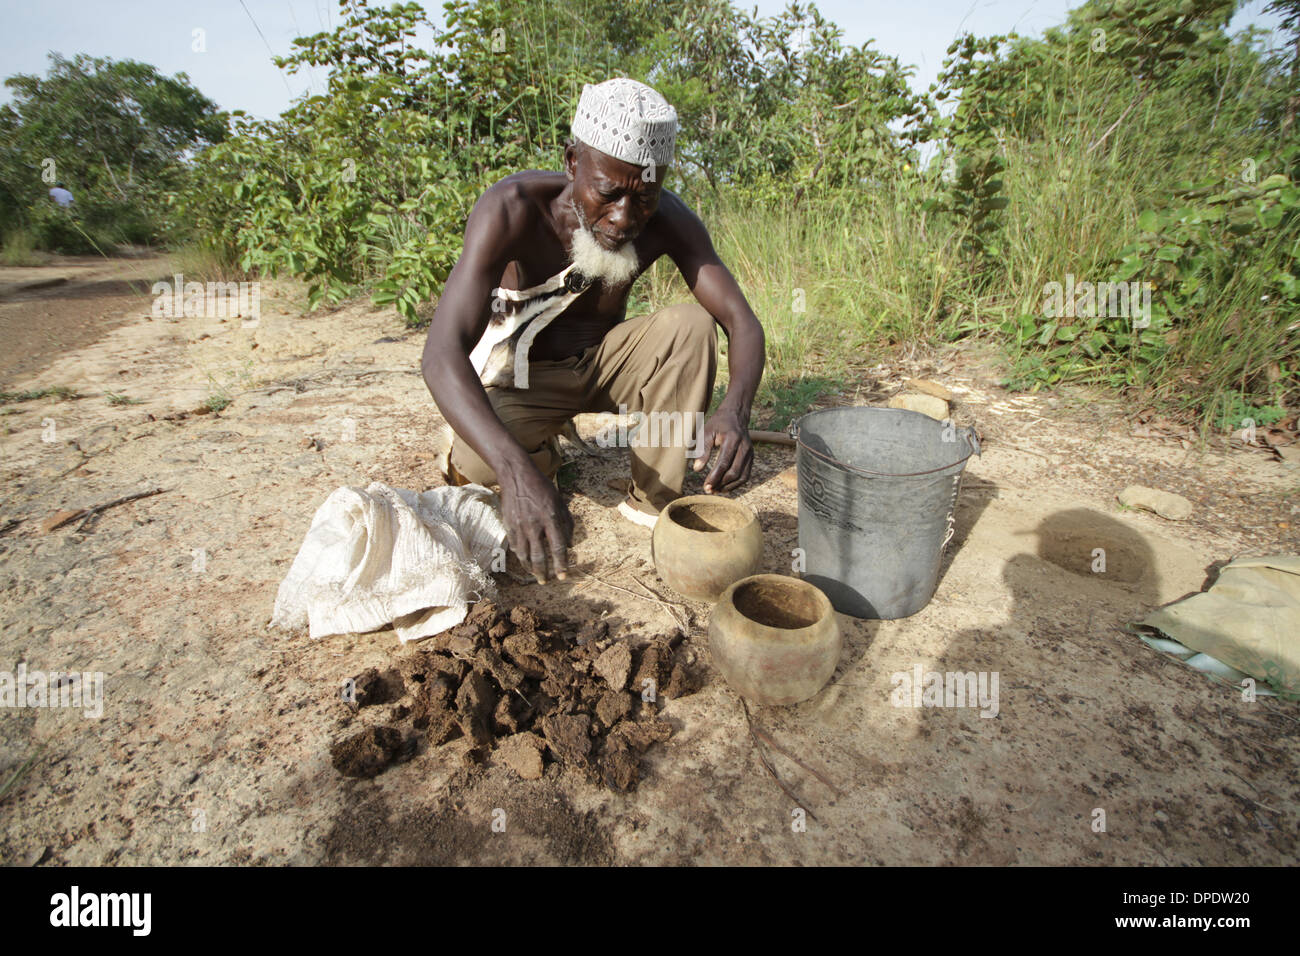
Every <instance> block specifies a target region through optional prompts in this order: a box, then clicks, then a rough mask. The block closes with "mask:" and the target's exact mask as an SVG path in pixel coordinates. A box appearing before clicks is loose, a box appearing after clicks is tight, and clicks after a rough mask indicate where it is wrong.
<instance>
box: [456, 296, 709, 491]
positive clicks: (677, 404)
mask: <svg viewBox="0 0 1300 956" xmlns="http://www.w3.org/2000/svg"><path fill="white" fill-rule="evenodd" d="M717 352H718V333H717V330H716V328H715V327H714V323H713V316H711V315H710V314H709V313H708V312H707V311H706V310H705V309H704V308H703V307H701V306H699V305H697V304H696V303H693V302H690V303H680V304H677V305H671V306H669V307H667V308H665V309H661V310H660V311H658V312H656V313H654V314H653V315H646V316H641V317H639V318H635V319H627V320H625V321H623V322H620V323H619V324H618V325H616V326H614V327H613V328H612V329H610V331H609V332H608V333H607V334H606V336H605V338H604V339H603V340H602V341H601V342H599V343H598V344H596V345H593V346H591V347H590V348H588V349H586V350H585V351H584V352H582V353H581V354H580V355H574V356H571V357H569V358H566V359H560V360H558V361H532V362H530V363H529V366H528V381H529V387H528V388H526V389H519V388H500V387H489V388H488V389H486V391H487V395H488V400H489V401H490V402H491V403H492V409H493V410H494V411H495V412H496V414H497V417H498V418H499V419H501V424H503V425H505V427H506V429H507V430H508V431H509V432H510V434H511V435H513V436H514V438H515V440H516V441H518V442H519V444H520V445H522V446H523V447H524V449H525V450H526V451H527V452H528V454H529V455H530V456H531V457H532V460H533V462H534V464H536V465H537V467H538V468H539V469H540V470H541V471H542V473H543V474H544V475H547V476H548V477H550V478H554V477H555V474H556V472H558V471H559V469H560V465H561V464H563V457H562V456H561V454H560V446H559V441H558V440H557V438H556V435H557V434H558V433H559V432H560V430H561V429H562V428H563V427H564V426H565V424H566V423H567V422H568V421H569V420H570V419H571V418H573V416H574V415H577V414H578V413H580V412H618V411H619V410H620V409H619V406H620V405H622V406H624V409H625V410H626V411H628V412H642V413H646V417H647V418H648V419H649V421H648V422H646V423H643V424H642V426H641V429H640V430H638V431H636V433H635V435H633V436H632V437H631V438H630V439H629V441H628V442H627V444H628V445H629V447H630V450H631V455H632V495H631V497H632V501H633V503H634V504H635V505H636V507H637V508H638V509H640V510H641V511H644V512H647V513H649V514H657V513H658V512H659V511H660V510H661V509H662V508H663V507H664V506H665V505H667V504H668V503H669V502H670V501H672V500H673V499H674V498H679V497H681V494H682V484H683V482H684V481H685V480H686V468H687V458H686V454H687V449H688V448H694V441H695V439H696V438H697V437H698V418H699V416H700V415H702V413H704V412H706V411H708V407H709V400H710V398H712V395H713V381H714V378H715V376H716V375H717V370H718V358H717ZM654 413H658V414H657V415H656V414H654ZM674 413H676V415H674ZM679 422H680V426H679V425H678V424H677V423H679ZM651 426H653V427H651ZM678 436H681V437H680V438H679V437H678ZM610 437H613V436H610ZM450 463H451V466H452V468H454V469H455V471H456V472H458V473H459V475H460V476H461V477H463V478H464V479H466V480H468V481H472V482H475V483H477V484H481V485H493V484H496V483H497V479H496V475H495V474H494V473H493V471H492V469H491V467H490V466H489V465H488V464H487V463H486V462H485V461H483V459H482V458H480V457H479V456H478V455H477V454H476V453H475V451H474V449H472V448H470V447H469V445H467V444H466V443H465V442H464V441H463V440H462V439H461V438H460V437H459V436H455V437H454V440H453V441H452V445H451V454H450Z"/></svg>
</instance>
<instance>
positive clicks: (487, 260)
mask: <svg viewBox="0 0 1300 956" xmlns="http://www.w3.org/2000/svg"><path fill="white" fill-rule="evenodd" d="M509 188H510V187H509V186H501V185H498V186H496V187H493V188H492V189H489V190H488V191H487V192H485V193H484V194H483V195H482V196H481V197H479V201H478V202H477V203H476V204H475V206H474V210H473V211H472V212H471V213H470V216H469V220H468V222H467V223H466V227H465V245H464V249H463V250H462V252H461V256H460V259H458V260H457V262H456V265H455V267H454V268H453V269H452V270H451V274H450V275H449V276H448V277H447V282H446V284H445V286H444V287H443V292H442V296H441V297H440V298H439V300H438V307H437V309H436V310H435V311H434V314H433V319H432V321H431V322H430V323H429V334H428V337H427V338H426V339H425V343H424V357H423V359H422V361H421V369H422V371H423V373H424V382H425V384H426V385H427V386H428V387H429V393H430V394H431V395H432V396H433V400H434V401H435V402H437V404H438V410H439V411H440V412H441V413H442V416H443V418H445V419H446V420H447V424H449V425H450V426H451V427H452V430H453V431H455V433H456V434H457V436H459V437H460V438H461V439H462V440H463V441H465V442H467V443H468V444H469V446H470V447H471V448H473V449H474V451H476V452H478V454H479V457H480V458H482V459H483V460H484V461H485V462H486V463H487V464H488V465H489V466H490V467H491V468H492V470H493V471H494V472H495V473H496V476H497V481H498V482H499V483H500V485H501V517H502V520H503V521H504V523H505V526H506V531H507V534H508V535H509V540H510V547H511V549H512V550H513V551H514V552H515V554H517V555H518V556H519V559H520V560H521V561H522V562H523V563H524V565H525V566H526V567H531V568H532V570H533V573H534V574H535V575H537V577H538V578H540V579H541V580H543V581H545V580H546V576H547V572H546V558H547V553H548V551H549V554H550V558H551V562H552V564H553V566H554V570H555V574H556V576H557V577H559V578H561V579H563V578H564V577H565V571H566V566H567V562H566V556H565V551H566V549H567V548H568V546H569V540H570V538H571V536H572V533H573V518H572V516H571V515H570V514H569V511H568V509H567V508H566V507H565V506H564V501H563V500H562V499H561V498H560V494H559V491H558V489H556V487H555V485H554V484H552V482H551V481H550V480H549V479H548V478H547V477H546V476H545V475H543V474H542V473H541V471H539V470H538V468H537V466H536V465H535V464H533V461H532V459H531V458H529V456H528V453H527V452H526V451H525V450H524V448H523V446H521V445H520V444H519V442H517V441H516V440H515V438H514V436H513V435H511V434H510V432H509V431H508V430H507V429H506V427H505V426H504V425H503V424H501V420H500V419H499V418H497V416H496V412H494V411H493V410H492V403H491V402H490V401H488V397H487V392H486V391H484V389H483V383H482V382H480V381H479V377H478V374H477V373H476V372H475V371H474V366H473V365H472V364H471V363H470V359H469V356H470V353H471V352H472V351H473V350H474V346H475V345H477V344H478V340H479V339H480V338H481V337H482V335H483V332H484V330H485V329H486V328H487V325H488V321H489V319H490V312H489V302H490V300H491V298H492V289H493V288H494V287H495V286H496V283H497V281H498V279H499V278H500V277H501V272H502V270H503V269H504V267H505V264H506V262H508V261H509V259H510V250H511V249H512V248H513V246H514V243H515V240H516V238H517V237H518V236H519V235H520V234H521V232H522V231H523V230H524V229H525V228H526V226H527V224H526V222H524V221H523V220H524V216H522V215H520V214H518V213H517V212H515V213H512V211H511V209H510V207H509V203H508V198H509V192H508V190H509Z"/></svg>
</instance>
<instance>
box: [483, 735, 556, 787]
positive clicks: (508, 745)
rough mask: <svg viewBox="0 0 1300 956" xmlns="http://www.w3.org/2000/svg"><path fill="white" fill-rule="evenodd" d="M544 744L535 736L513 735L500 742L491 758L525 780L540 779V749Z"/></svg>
mask: <svg viewBox="0 0 1300 956" xmlns="http://www.w3.org/2000/svg"><path fill="white" fill-rule="evenodd" d="M545 746H546V744H545V742H544V741H543V740H542V738H541V737H538V736H537V735H536V734H530V733H527V732H524V733H522V734H513V735H512V736H510V737H507V738H506V739H505V740H503V741H502V742H501V745H500V746H499V747H497V749H496V751H495V752H494V753H493V756H494V757H495V758H496V759H498V760H500V761H501V762H502V763H503V764H505V765H506V766H507V767H509V768H510V769H511V770H513V771H514V772H515V773H517V774H519V776H520V777H522V778H523V779H525V780H540V779H541V777H542V748H543V747H545Z"/></svg>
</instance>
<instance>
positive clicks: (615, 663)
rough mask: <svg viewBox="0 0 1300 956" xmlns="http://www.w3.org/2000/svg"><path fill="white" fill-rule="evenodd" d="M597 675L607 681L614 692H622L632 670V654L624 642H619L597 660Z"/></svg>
mask: <svg viewBox="0 0 1300 956" xmlns="http://www.w3.org/2000/svg"><path fill="white" fill-rule="evenodd" d="M595 666H596V673H597V674H599V675H600V676H601V677H603V678H604V679H605V683H607V684H609V686H610V688H612V689H613V690H622V689H623V688H624V686H626V684H627V675H628V672H629V671H630V670H631V669H632V652H631V651H630V650H628V646H627V644H626V643H624V642H623V641H619V642H618V643H617V644H615V645H614V646H613V647H611V648H610V649H609V650H607V651H605V652H604V653H603V654H601V655H600V657H598V658H596V665H595Z"/></svg>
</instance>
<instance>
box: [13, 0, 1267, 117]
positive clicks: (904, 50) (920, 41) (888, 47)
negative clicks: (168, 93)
mask: <svg viewBox="0 0 1300 956" xmlns="http://www.w3.org/2000/svg"><path fill="white" fill-rule="evenodd" d="M0 4H3V12H2V13H0V19H2V22H3V23H4V25H5V29H4V30H3V32H2V33H0V75H2V76H12V75H13V74H15V73H39V74H44V73H45V71H46V68H47V65H48V61H47V59H46V53H47V52H48V51H56V52H59V53H62V54H63V55H64V56H68V57H71V56H73V55H74V54H77V53H89V54H92V55H94V56H107V57H112V58H114V59H134V60H141V61H143V62H145V63H151V64H153V65H154V66H156V67H157V68H158V69H159V70H161V71H162V72H163V73H166V74H173V73H179V72H185V73H188V74H189V76H190V79H191V80H192V81H193V82H194V84H195V85H196V86H197V87H198V88H199V89H200V90H201V91H202V92H203V93H204V94H206V95H207V96H209V97H210V98H212V99H213V100H215V101H216V102H217V104H218V105H219V106H221V107H222V108H224V109H228V110H234V109H243V110H245V111H247V112H249V113H252V114H254V115H256V116H262V117H272V116H275V115H277V114H279V112H280V111H281V110H283V109H284V108H285V107H286V106H288V105H289V102H290V100H291V98H292V97H293V96H295V95H297V94H299V93H302V92H303V91H304V90H307V89H312V88H314V89H315V90H316V91H320V90H321V88H322V85H321V78H320V77H319V76H316V77H313V76H311V75H308V74H298V75H295V76H288V75H286V74H285V73H283V72H282V71H281V70H278V69H276V67H275V66H274V64H272V63H271V62H270V57H271V53H272V52H274V53H275V54H278V55H284V54H287V53H288V52H289V44H290V41H291V40H292V39H293V38H294V37H296V36H302V35H306V34H310V33H315V32H317V31H320V30H323V29H329V28H330V27H331V26H332V25H333V24H335V23H336V22H337V14H338V6H337V3H336V2H335V0H243V2H242V3H241V2H240V0H188V2H185V0H111V2H109V3H105V2H103V0H38V2H19V0H0ZM736 5H737V6H740V7H743V8H744V9H745V10H752V9H753V8H754V7H755V6H757V8H758V12H759V14H760V15H763V16H771V15H774V14H776V13H779V12H780V11H781V9H782V8H783V7H784V6H785V5H786V0H758V2H757V3H755V2H753V0H750V2H747V3H738V4H736ZM424 6H425V7H426V8H428V9H429V10H430V11H432V12H433V14H434V15H435V16H438V17H439V18H440V16H441V12H442V8H441V3H440V0H432V2H425V4H424ZM817 6H818V8H819V9H820V10H821V11H822V14H823V15H824V16H825V17H826V18H827V19H829V20H832V21H834V22H835V23H837V24H838V25H839V26H840V27H842V28H843V30H844V40H845V42H847V43H851V44H860V43H863V42H865V41H867V40H874V46H875V47H876V49H878V50H881V51H882V52H884V53H889V54H893V55H895V56H897V57H899V59H901V60H902V61H903V62H904V63H911V64H914V65H915V66H916V67H917V75H916V76H915V77H914V78H913V85H914V86H915V87H917V88H918V89H924V88H925V87H926V86H928V85H929V84H930V82H931V81H932V80H933V79H934V77H935V74H936V73H937V72H938V69H939V66H940V63H941V62H942V60H943V58H944V56H945V55H946V50H947V48H948V44H949V43H951V42H952V39H953V37H954V36H956V35H957V34H959V33H961V32H963V31H967V30H969V31H971V32H973V33H976V34H980V35H986V34H992V33H1005V32H1009V31H1010V30H1012V29H1014V30H1016V31H1018V32H1020V33H1026V34H1028V33H1039V32H1041V31H1042V30H1043V29H1045V28H1046V27H1050V26H1053V25H1056V24H1059V23H1062V22H1064V20H1065V13H1066V11H1067V10H1068V9H1069V8H1070V7H1073V6H1078V4H1077V3H1067V2H1065V0H1042V2H1033V0H925V2H922V3H915V2H914V3H906V2H866V0H856V2H855V0H822V2H820V3H818V4H817ZM1265 6H1266V0H1254V2H1251V3H1247V4H1245V5H1244V6H1243V7H1242V9H1241V10H1240V12H1239V13H1238V14H1237V17H1236V19H1235V20H1234V21H1233V24H1232V27H1233V29H1239V28H1241V27H1242V26H1244V25H1245V24H1247V23H1258V24H1259V25H1261V26H1265V27H1268V28H1273V27H1274V26H1275V25H1276V20H1277V18H1276V17H1273V16H1269V17H1265V16H1264V15H1263V14H1262V10H1263V8H1264V7H1265ZM195 30H202V31H203V34H202V37H203V41H204V43H203V45H204V46H205V47H206V49H205V50H204V51H203V52H198V51H196V50H195V49H194V46H195V33H194V31H195ZM259 31H260V33H259ZM9 98H10V97H9V92H8V90H0V101H7V100H8V99H9Z"/></svg>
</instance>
